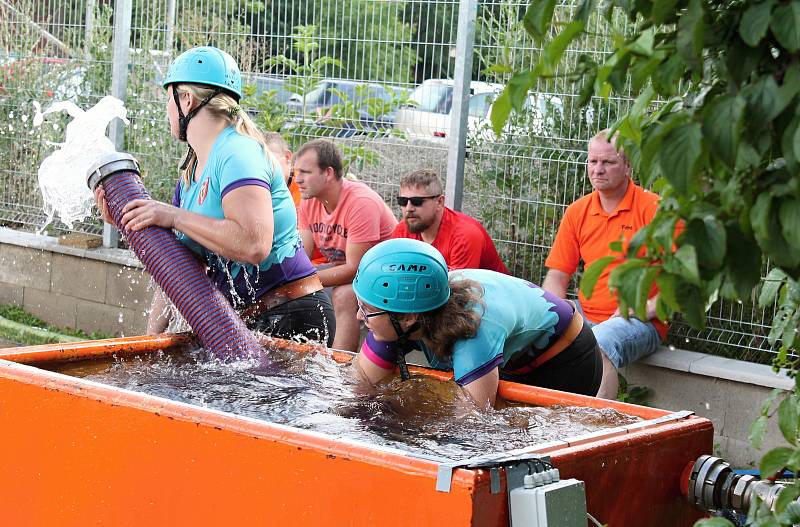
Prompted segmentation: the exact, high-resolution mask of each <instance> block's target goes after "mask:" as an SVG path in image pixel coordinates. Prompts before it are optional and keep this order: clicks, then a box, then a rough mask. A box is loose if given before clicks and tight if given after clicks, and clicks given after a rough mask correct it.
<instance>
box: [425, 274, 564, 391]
mask: <svg viewBox="0 0 800 527" xmlns="http://www.w3.org/2000/svg"><path fill="white" fill-rule="evenodd" d="M450 276H451V278H469V279H471V280H475V281H476V282H478V283H480V284H481V286H482V287H483V299H482V303H481V304H480V305H476V306H475V309H476V310H477V311H479V312H480V313H482V316H481V323H480V326H478V331H477V334H476V335H475V337H473V338H471V339H462V340H459V341H457V342H456V343H455V344H454V345H453V355H452V357H450V360H442V359H439V358H437V357H436V356H435V355H434V354H433V353H432V352H431V351H430V350H427V349H425V350H423V351H425V355H426V356H427V358H428V361H429V362H430V363H431V366H433V367H434V368H438V369H448V370H449V369H452V370H453V376H454V379H455V381H456V382H457V383H459V384H462V385H463V384H468V383H469V382H471V381H473V380H475V379H477V378H479V377H481V376H483V375H485V374H486V373H488V372H489V371H490V370H492V369H494V368H495V367H498V366H499V367H501V368H502V366H503V365H505V364H506V363H508V361H509V360H511V358H512V357H514V356H515V355H516V354H517V353H519V352H522V351H524V350H527V349H528V348H531V347H532V348H533V349H534V350H539V351H544V350H546V349H547V348H548V347H549V346H550V344H552V343H553V342H554V341H555V340H557V339H558V337H559V336H560V335H561V333H563V331H564V330H565V329H566V327H567V326H568V325H569V321H570V320H571V319H572V314H573V311H574V310H573V308H572V306H571V305H570V304H568V303H567V302H566V301H564V300H563V299H561V298H558V297H556V296H555V295H552V294H550V293H548V292H547V291H545V290H544V289H542V288H541V287H539V286H537V285H535V284H532V283H531V282H528V281H526V280H522V279H519V278H515V277H513V276H509V275H505V274H501V273H496V272H494V271H488V270H485V269H463V270H459V271H452V272H451V273H450Z"/></svg>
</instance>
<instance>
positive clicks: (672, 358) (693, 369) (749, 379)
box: [638, 346, 794, 390]
mask: <svg viewBox="0 0 800 527" xmlns="http://www.w3.org/2000/svg"><path fill="white" fill-rule="evenodd" d="M638 363H639V364H643V365H648V366H654V367H657V368H666V369H670V370H675V371H681V372H686V373H694V374H696V375H704V376H706V377H714V378H717V379H725V380H729V381H734V382H744V383H747V384H755V385H756V386H764V387H766V388H780V389H782V390H791V389H792V387H794V380H793V379H791V378H790V377H789V376H788V371H787V370H786V369H781V370H780V371H779V372H778V373H775V371H774V370H773V369H772V367H771V366H767V365H765V364H754V363H752V362H745V361H741V360H736V359H726V358H724V357H716V356H714V355H706V354H705V353H697V352H694V351H686V350H681V349H675V348H670V347H667V346H662V348H661V349H659V350H658V351H657V352H656V353H653V354H652V355H650V356H648V357H645V358H643V359H640V360H639V361H638Z"/></svg>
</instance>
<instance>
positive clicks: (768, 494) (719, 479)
mask: <svg viewBox="0 0 800 527" xmlns="http://www.w3.org/2000/svg"><path fill="white" fill-rule="evenodd" d="M783 489H784V486H783V485H782V484H780V483H775V482H773V481H769V480H762V479H759V478H757V477H756V476H752V475H749V474H736V473H735V472H734V471H733V469H731V466H730V464H729V463H728V462H726V461H724V460H722V459H720V458H718V457H715V456H708V455H705V456H700V457H699V458H697V461H695V462H694V465H692V468H691V471H690V473H689V476H688V489H686V490H687V499H688V500H689V502H690V503H692V504H693V505H694V506H695V507H697V508H698V509H700V510H703V511H721V510H725V509H731V510H734V511H737V512H742V513H746V512H747V511H748V510H749V509H750V504H751V503H752V501H753V500H754V499H755V497H756V496H757V497H758V498H759V499H760V500H761V501H762V502H764V504H766V505H767V506H768V507H769V508H770V509H773V508H774V506H775V502H776V501H777V499H778V496H780V494H781V492H782V491H783Z"/></svg>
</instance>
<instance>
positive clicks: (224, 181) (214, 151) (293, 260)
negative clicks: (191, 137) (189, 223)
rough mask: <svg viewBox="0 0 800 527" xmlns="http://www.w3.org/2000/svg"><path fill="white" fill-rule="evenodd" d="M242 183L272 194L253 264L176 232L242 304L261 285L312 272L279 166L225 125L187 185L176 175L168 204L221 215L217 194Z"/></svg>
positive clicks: (257, 293) (268, 286)
mask: <svg viewBox="0 0 800 527" xmlns="http://www.w3.org/2000/svg"><path fill="white" fill-rule="evenodd" d="M247 185H258V186H262V187H265V188H266V189H267V190H269V192H270V196H271V199H272V214H273V219H274V222H273V223H274V233H273V241H272V250H271V251H270V253H269V255H268V256H267V257H266V258H265V259H264V261H262V262H261V264H260V265H259V266H258V267H256V266H254V265H251V264H245V263H240V262H234V261H229V260H227V259H226V258H223V257H221V256H219V255H217V254H215V253H213V252H211V251H209V250H208V249H206V248H205V247H203V246H202V245H200V244H199V243H197V242H196V241H194V240H192V239H191V238H190V237H189V236H187V235H185V234H184V233H181V232H176V235H177V237H178V239H179V240H180V241H181V242H182V243H184V244H185V245H186V246H187V247H189V248H190V249H191V250H192V251H194V252H195V253H197V254H199V255H200V256H201V257H202V258H203V259H204V261H205V262H206V263H207V264H208V266H209V268H210V270H209V274H210V275H211V277H212V279H213V280H214V282H215V283H216V284H217V285H218V286H219V287H220V288H221V289H222V290H223V293H225V294H226V296H228V297H229V299H230V298H231V297H232V296H233V297H237V296H238V297H239V298H241V299H242V301H243V302H244V304H249V303H250V302H252V300H254V299H255V298H258V297H259V296H261V294H263V292H264V291H266V290H269V289H271V288H273V287H275V286H277V285H281V284H283V283H286V282H288V281H291V280H295V279H298V278H302V277H304V276H308V275H309V274H312V273H313V272H314V270H313V267H312V266H311V264H310V262H309V263H308V264H306V261H307V260H308V258H307V257H305V251H304V250H303V248H302V243H301V241H300V234H299V233H298V231H297V212H296V210H295V206H294V202H293V201H292V196H291V194H290V193H289V188H288V187H287V186H286V181H284V179H283V174H282V172H281V169H280V167H278V166H277V165H276V164H275V162H274V160H272V159H271V158H269V157H267V156H266V154H265V153H264V150H263V148H262V147H261V145H260V144H259V143H258V142H257V141H255V140H254V139H251V138H250V137H246V136H243V135H241V134H239V133H238V132H236V130H235V129H234V128H233V127H232V126H229V127H227V128H225V129H224V130H223V131H222V132H221V133H220V134H219V136H218V137H217V139H216V141H214V145H213V146H212V148H211V154H210V155H209V157H208V161H207V162H206V165H205V167H204V168H203V173H202V174H201V175H200V177H199V178H198V179H197V181H190V182H189V184H188V185H187V184H186V183H185V182H183V181H181V182H180V183H179V184H178V186H177V188H176V195H175V198H174V199H173V204H175V205H176V206H179V207H181V208H183V209H186V210H189V211H192V212H195V213H197V214H202V215H204V216H209V217H211V218H217V219H222V218H224V217H225V214H224V211H223V209H222V199H223V198H224V197H225V195H226V194H227V193H228V192H230V191H232V190H234V189H237V188H239V187H242V186H247ZM299 253H302V257H301V255H300V254H299ZM228 275H230V277H229V276H228ZM226 284H227V285H226ZM231 289H234V290H235V291H236V294H235V295H231ZM237 303H238V302H237Z"/></svg>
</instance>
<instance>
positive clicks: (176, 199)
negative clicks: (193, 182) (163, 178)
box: [172, 179, 181, 207]
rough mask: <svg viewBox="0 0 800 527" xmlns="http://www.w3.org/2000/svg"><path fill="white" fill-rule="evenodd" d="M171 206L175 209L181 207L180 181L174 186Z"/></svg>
mask: <svg viewBox="0 0 800 527" xmlns="http://www.w3.org/2000/svg"><path fill="white" fill-rule="evenodd" d="M172 205H173V206H175V207H180V206H181V180H180V179H179V180H178V184H177V185H175V192H174V193H173V194H172Z"/></svg>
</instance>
